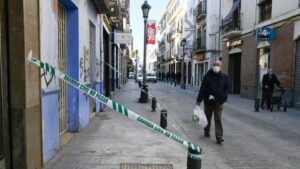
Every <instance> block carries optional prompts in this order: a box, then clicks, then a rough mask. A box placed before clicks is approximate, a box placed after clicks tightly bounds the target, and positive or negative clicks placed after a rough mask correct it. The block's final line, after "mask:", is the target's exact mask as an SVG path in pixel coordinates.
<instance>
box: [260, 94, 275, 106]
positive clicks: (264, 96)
mask: <svg viewBox="0 0 300 169" xmlns="http://www.w3.org/2000/svg"><path fill="white" fill-rule="evenodd" d="M272 96H273V90H267V91H263V94H262V99H261V105H260V106H261V107H262V108H263V107H264V104H265V102H266V101H267V109H271V102H272Z"/></svg>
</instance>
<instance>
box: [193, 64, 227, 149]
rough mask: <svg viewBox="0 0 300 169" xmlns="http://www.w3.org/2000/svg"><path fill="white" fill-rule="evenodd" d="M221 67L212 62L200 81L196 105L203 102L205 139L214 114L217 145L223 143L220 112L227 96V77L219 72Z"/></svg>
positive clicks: (208, 134) (208, 133)
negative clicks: (206, 123) (211, 65)
mask: <svg viewBox="0 0 300 169" xmlns="http://www.w3.org/2000/svg"><path fill="white" fill-rule="evenodd" d="M221 67H222V62H221V61H216V62H214V64H213V68H212V69H211V70H209V71H208V72H207V74H206V75H205V76H204V78H203V80H202V84H201V87H200V91H199V94H198V97H197V105H200V104H201V102H202V101H204V112H205V115H206V118H207V121H208V125H207V127H205V128H204V134H205V137H207V138H209V137H210V126H211V119H212V115H213V114H214V120H215V136H216V141H217V143H218V144H222V142H224V139H223V126H222V111H223V104H224V103H225V102H226V101H227V95H228V77H227V75H225V74H223V73H222V72H221Z"/></svg>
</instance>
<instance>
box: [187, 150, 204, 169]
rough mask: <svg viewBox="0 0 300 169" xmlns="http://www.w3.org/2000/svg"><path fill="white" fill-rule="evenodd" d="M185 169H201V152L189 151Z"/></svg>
mask: <svg viewBox="0 0 300 169" xmlns="http://www.w3.org/2000/svg"><path fill="white" fill-rule="evenodd" d="M187 169H201V152H196V151H193V150H189V152H188V157H187Z"/></svg>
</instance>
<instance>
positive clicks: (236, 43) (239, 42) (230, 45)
mask: <svg viewBox="0 0 300 169" xmlns="http://www.w3.org/2000/svg"><path fill="white" fill-rule="evenodd" d="M242 44H243V41H242V40H241V39H240V40H235V41H229V42H227V44H226V46H227V48H229V49H230V48H235V47H237V46H241V45H242Z"/></svg>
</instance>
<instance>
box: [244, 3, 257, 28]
mask: <svg viewBox="0 0 300 169" xmlns="http://www.w3.org/2000/svg"><path fill="white" fill-rule="evenodd" d="M258 10H259V9H258V6H257V5H256V0H251V1H243V0H242V2H241V28H242V30H249V29H251V30H253V29H254V27H255V25H256V23H257V22H258V20H257V19H255V18H256V17H257V16H258V15H256V13H255V12H257V13H258V12H259V11H258ZM255 22H256V23H255Z"/></svg>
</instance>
